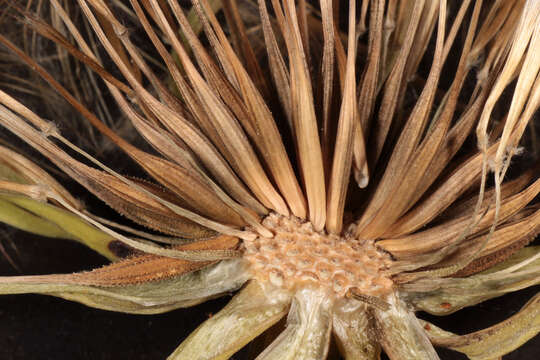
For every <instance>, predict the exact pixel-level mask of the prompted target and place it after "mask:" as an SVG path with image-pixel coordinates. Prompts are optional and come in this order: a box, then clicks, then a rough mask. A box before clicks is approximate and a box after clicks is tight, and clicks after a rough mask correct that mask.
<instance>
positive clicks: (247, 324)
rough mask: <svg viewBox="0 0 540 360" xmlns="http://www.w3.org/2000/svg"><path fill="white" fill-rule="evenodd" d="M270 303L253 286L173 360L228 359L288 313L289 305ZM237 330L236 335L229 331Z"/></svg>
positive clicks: (277, 301)
mask: <svg viewBox="0 0 540 360" xmlns="http://www.w3.org/2000/svg"><path fill="white" fill-rule="evenodd" d="M287 300H288V299H287V298H286V297H285V298H283V299H279V298H278V299H269V298H267V297H266V294H265V293H264V290H263V289H261V287H260V285H259V284H257V283H255V282H254V283H249V284H248V285H247V286H246V287H245V288H244V289H242V290H241V291H240V292H239V293H238V294H237V295H236V296H235V297H234V298H233V299H232V300H231V302H229V304H228V305H227V306H226V307H225V308H224V309H223V310H221V311H220V312H219V313H217V314H215V315H214V316H212V317H211V318H210V319H208V320H207V321H206V322H205V323H204V324H202V325H201V326H199V328H198V329H196V330H195V331H194V332H193V333H192V334H191V335H190V337H189V338H187V339H186V340H185V341H184V342H183V343H182V345H180V346H179V347H178V348H177V349H176V350H175V351H174V353H172V355H171V356H170V357H169V359H171V360H172V359H175V360H180V359H194V358H195V359H196V358H198V357H200V354H205V355H204V356H205V357H206V358H209V359H228V358H229V357H230V356H231V355H232V354H234V353H235V352H236V351H238V350H239V349H241V348H242V347H243V346H244V345H245V344H247V343H248V342H250V341H251V340H252V339H254V338H255V337H256V336H257V335H259V334H261V333H262V332H263V331H264V330H266V329H267V328H269V327H270V326H272V325H273V324H274V323H276V322H277V321H279V320H280V319H281V318H282V317H283V316H285V314H286V313H287V310H288V309H287V302H288V301H287ZM261 310H262V311H261ZM231 326H234V327H235V331H234V334H231V333H230V332H229V331H228V329H229V328H230V327H231Z"/></svg>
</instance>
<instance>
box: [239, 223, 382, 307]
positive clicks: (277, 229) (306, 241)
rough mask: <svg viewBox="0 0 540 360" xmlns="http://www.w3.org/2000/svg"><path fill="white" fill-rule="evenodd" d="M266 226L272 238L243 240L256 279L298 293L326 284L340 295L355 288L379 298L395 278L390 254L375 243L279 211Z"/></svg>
mask: <svg viewBox="0 0 540 360" xmlns="http://www.w3.org/2000/svg"><path fill="white" fill-rule="evenodd" d="M263 225H264V226H265V227H266V228H267V229H269V230H270V231H272V232H273V233H274V237H273V238H267V237H263V236H259V237H257V238H256V239H254V240H249V241H245V242H244V246H245V255H244V256H245V258H246V259H247V260H248V261H249V262H250V265H251V266H250V268H251V271H252V275H253V277H254V278H256V279H258V280H260V281H263V282H270V283H271V284H273V285H274V286H276V287H279V288H284V289H287V290H291V291H294V290H295V289H297V288H299V287H304V286H319V287H322V288H325V289H326V290H328V291H329V292H330V293H333V295H334V296H336V297H343V296H346V295H347V294H348V293H349V290H351V289H354V292H356V293H360V294H364V295H369V296H379V295H383V294H386V293H388V291H390V289H391V288H392V284H393V282H392V280H391V279H390V277H389V274H388V271H387V268H388V265H389V264H390V261H391V260H390V258H389V256H388V255H387V254H385V253H383V252H382V251H380V250H378V249H377V248H376V247H375V245H374V243H373V241H370V240H365V241H362V240H356V239H354V238H352V237H350V236H339V235H332V234H326V233H325V232H317V231H315V229H314V228H313V226H312V225H311V223H310V222H306V221H302V220H300V219H298V218H294V217H290V218H289V217H284V216H281V215H277V214H275V213H274V214H270V215H269V216H267V217H266V218H265V219H264V221H263Z"/></svg>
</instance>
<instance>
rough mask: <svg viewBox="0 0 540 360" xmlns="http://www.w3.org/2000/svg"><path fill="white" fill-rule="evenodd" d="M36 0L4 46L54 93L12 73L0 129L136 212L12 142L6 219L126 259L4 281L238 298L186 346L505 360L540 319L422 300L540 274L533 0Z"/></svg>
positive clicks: (196, 299)
mask: <svg viewBox="0 0 540 360" xmlns="http://www.w3.org/2000/svg"><path fill="white" fill-rule="evenodd" d="M0 2H1V0H0ZM23 3H24V2H22V1H21V2H19V1H16V2H15V3H14V5H13V8H10V9H8V10H5V14H6V15H7V16H8V17H6V18H5V19H9V20H7V21H8V23H9V25H10V26H13V27H14V28H17V27H18V26H22V28H23V31H21V32H20V34H19V35H20V36H17V34H12V33H11V32H9V33H6V34H3V33H2V34H0V45H1V46H2V50H0V51H5V52H6V54H8V53H9V55H8V56H9V59H10V62H18V65H17V66H18V67H22V66H23V65H24V66H27V67H28V68H29V70H25V71H28V72H31V73H32V74H33V75H32V76H35V78H37V77H39V78H41V79H42V80H43V84H40V85H39V86H48V87H50V89H52V91H51V90H49V88H47V91H48V92H50V93H51V94H52V93H53V92H54V94H55V95H54V96H53V95H50V96H49V95H47V94H42V95H40V96H39V99H40V100H43V101H44V102H45V104H46V105H48V106H45V107H44V109H45V110H44V109H43V108H42V107H39V106H38V107H36V106H34V105H32V101H26V100H27V99H24V100H25V101H24V102H23V99H20V96H21V94H22V95H23V96H26V97H30V98H31V97H33V96H36V94H37V91H36V89H38V88H39V87H36V86H30V85H31V84H32V80H30V79H22V78H21V79H17V76H15V79H14V84H13V85H7V86H5V84H4V82H2V83H0V87H1V88H2V89H0V125H1V126H2V127H3V128H5V130H6V131H5V132H4V133H2V134H0V141H1V139H4V138H5V139H9V138H7V136H16V137H18V138H19V139H20V140H22V141H23V142H25V143H26V144H27V145H28V146H29V147H31V148H33V150H35V151H37V152H38V153H39V155H40V156H43V157H44V158H45V159H48V160H49V161H51V162H52V164H53V166H55V167H56V168H54V169H51V173H55V172H57V171H58V170H59V171H60V172H62V173H63V174H64V175H67V176H68V177H69V178H71V179H72V180H74V181H77V182H78V183H80V184H81V185H82V186H83V187H84V189H85V191H86V192H87V193H88V196H90V195H91V196H94V197H96V198H97V199H96V200H100V201H102V202H104V203H106V204H107V205H109V206H110V207H111V208H112V209H113V210H114V211H116V212H117V213H119V214H121V215H123V216H125V217H126V218H128V219H129V220H131V221H132V222H134V223H135V224H133V223H125V222H123V221H119V220H115V219H112V218H109V217H108V216H104V215H102V214H97V213H96V214H93V211H92V208H91V207H90V208H88V209H87V208H85V207H84V206H83V205H82V203H80V202H79V201H78V200H77V199H76V198H75V197H74V196H73V195H72V194H70V192H69V191H68V189H69V188H67V189H66V188H65V187H64V183H63V180H56V179H55V178H53V177H52V176H51V175H49V172H45V171H44V170H43V169H42V167H43V168H45V166H41V165H42V164H41V163H39V162H31V161H29V160H28V159H27V158H26V157H24V156H22V155H21V154H19V153H18V152H16V151H14V150H12V148H11V147H5V146H3V145H1V144H0V192H1V194H0V221H3V222H5V223H7V224H9V225H12V226H14V227H17V228H19V229H23V230H27V231H31V232H34V233H37V234H40V235H44V236H49V237H56V238H67V239H73V240H76V241H79V242H81V243H83V244H85V245H87V246H88V247H90V248H92V249H93V250H95V251H97V252H99V253H101V254H103V255H105V256H107V257H109V258H110V259H111V260H115V262H113V263H112V264H110V265H106V266H104V267H101V268H98V269H95V270H92V271H87V272H80V273H74V274H54V275H36V276H31V275H24V276H16V277H0V293H4V294H21V293H40V294H47V295H52V296H57V297H62V298H65V299H69V300H73V301H78V302H81V303H84V304H86V305H89V306H93V307H96V308H100V309H107V310H113V311H120V312H128V313H137V314H152V313H161V312H166V311H169V310H172V309H176V308H179V307H186V306H192V305H196V304H199V303H201V302H203V301H206V300H208V299H212V298H214V297H217V296H220V295H224V294H226V293H229V292H233V291H236V290H239V292H238V293H237V294H236V295H235V296H234V297H233V299H232V300H231V301H230V303H229V304H228V305H227V306H225V308H224V309H223V310H221V311H220V312H218V313H216V314H215V315H213V316H211V317H210V318H209V319H208V320H206V321H205V322H204V323H203V324H202V325H200V326H199V327H198V328H197V329H196V330H195V331H194V332H193V333H192V334H191V335H189V336H188V337H187V338H186V339H184V340H183V341H182V342H181V343H180V345H179V346H178V347H177V349H176V350H175V351H174V353H173V354H172V355H171V356H170V357H169V359H227V358H230V357H232V356H234V354H235V353H236V352H238V351H239V350H240V349H242V348H243V347H244V346H245V345H247V344H248V343H250V342H251V341H252V340H254V339H255V338H256V337H258V336H259V335H260V334H262V333H264V336H263V337H264V341H261V344H263V343H264V348H263V347H259V348H258V350H254V349H251V350H250V354H251V355H250V356H252V357H256V358H257V359H279V360H282V359H291V360H293V359H325V358H327V357H333V356H334V354H333V352H334V351H338V350H339V351H340V352H341V354H342V355H343V356H344V357H345V358H346V359H366V360H377V359H379V358H380V357H381V354H382V353H383V352H384V353H386V355H387V356H388V357H389V358H390V359H396V360H398V359H399V360H402V359H403V360H409V359H411V360H412V359H438V355H437V352H436V350H435V348H434V345H437V346H439V345H443V346H447V347H449V348H451V349H455V350H457V351H462V352H463V353H465V354H466V355H467V356H469V357H470V358H472V359H487V358H488V357H489V358H491V357H501V356H503V355H505V354H506V353H508V352H510V351H512V350H514V349H515V348H517V347H519V346H520V345H521V344H523V343H524V342H526V341H527V340H528V339H530V338H532V337H533V336H535V335H536V334H537V333H538V332H539V331H540V327H539V326H538V316H537V313H538V306H537V303H538V301H537V300H538V296H535V297H534V298H533V299H532V300H531V301H530V302H529V303H528V304H527V305H526V306H525V307H524V308H523V309H522V311H521V312H519V313H518V314H516V315H514V316H513V317H511V318H509V319H507V320H505V321H503V322H502V323H500V324H497V325H494V326H492V327H490V328H488V329H485V330H480V331H478V332H475V333H472V334H468V335H463V336H458V335H454V334H452V333H449V332H446V331H444V330H443V329H439V328H436V327H435V326H434V325H433V326H431V325H430V324H429V323H425V322H421V321H420V320H419V319H418V318H417V317H416V314H415V312H417V311H427V312H430V313H432V314H435V315H446V314H450V313H453V312H456V311H458V310H460V309H462V308H464V307H467V306H473V305H475V304H478V303H480V302H482V301H484V300H487V299H491V298H494V297H497V296H501V295H503V294H507V293H510V292H513V291H516V290H519V289H523V288H526V287H529V286H534V285H537V284H538V283H539V281H540V276H539V274H540V268H539V266H540V265H539V261H540V252H539V249H538V247H537V246H536V245H534V244H533V245H532V246H531V245H529V243H530V242H531V241H533V239H534V238H535V237H536V236H537V234H538V233H539V232H540V210H539V208H540V206H539V204H538V193H539V192H540V179H539V178H538V161H537V160H535V158H536V159H537V156H538V154H536V153H534V151H535V150H534V149H535V148H534V141H535V139H534V135H531V134H529V133H528V131H527V129H531V128H534V126H533V121H534V120H533V119H535V115H536V114H537V110H538V108H539V106H540V65H539V64H540V63H539V62H538V61H535V60H536V57H537V53H538V51H540V20H539V19H540V4H539V3H538V1H536V0H515V1H491V2H488V1H463V2H458V1H456V0H437V1H423V0H422V1H414V0H404V1H396V0H388V1H385V0H371V1H368V0H366V1H362V2H356V1H349V2H348V3H339V2H334V1H331V0H320V2H319V3H318V4H312V3H310V2H307V1H305V0H301V1H298V2H295V1H293V0H272V1H270V2H266V1H263V0H260V1H257V2H256V4H255V3H253V2H252V3H248V2H244V1H239V0H226V1H224V2H223V3H221V2H219V1H213V0H193V1H192V6H191V8H190V9H188V6H186V4H184V3H181V2H179V1H177V0H130V1H129V2H126V3H124V2H119V1H112V2H108V1H103V0H78V1H77V2H74V3H73V4H71V3H68V2H65V1H60V0H51V2H50V4H47V5H48V6H46V7H44V5H43V4H42V2H28V3H25V4H23ZM128 3H129V5H128ZM44 9H46V11H45V10H44ZM254 11H258V15H255V14H254V13H253V12H254ZM2 14H4V13H2ZM75 14H78V16H74V15H75ZM368 17H369V18H368ZM5 19H4V20H2V19H0V29H3V26H4V23H3V22H2V21H4V22H5V21H6V20H5ZM17 19H19V20H21V24H22V25H21V24H19V23H17V21H16V20H17ZM223 19H224V21H223ZM257 36H258V37H259V38H258V39H257ZM38 42H39V46H38ZM43 44H46V46H43ZM38 49H42V50H41V52H39V51H38ZM41 53H43V55H42V54H41ZM46 55H50V57H48V58H46V59H47V60H43V59H44V56H46ZM53 65H54V66H53ZM80 70H84V73H85V74H88V75H87V76H86V75H85V80H84V81H81V82H80V83H79V82H78V81H77V79H76V78H75V74H78V73H80ZM0 73H2V74H3V73H6V71H5V70H3V69H2V67H1V64H0ZM13 77H14V76H11V77H8V79H13ZM32 79H34V78H32ZM86 79H87V80H86ZM93 93H95V94H94V95H95V98H96V101H95V104H94V101H88V99H87V97H88V95H92V94H93ZM91 97H92V98H93V97H94V96H91ZM109 102H110V104H109ZM53 103H54V106H55V107H58V108H59V109H60V108H62V109H63V108H64V106H65V107H66V109H68V107H69V111H67V110H65V113H76V114H77V116H76V119H73V118H72V117H71V116H62V115H58V114H56V115H55V114H54V113H53V114H52V116H51V114H49V113H48V112H47V110H46V109H47V108H48V107H51V105H50V104H53ZM60 104H61V105H60ZM96 104H97V105H96ZM60 113H62V112H60ZM114 118H118V119H120V120H118V121H122V122H123V124H124V127H125V129H128V130H127V131H126V132H122V131H120V130H119V128H118V127H116V126H115V120H114ZM49 119H51V120H49ZM65 123H70V124H72V125H73V123H76V124H77V126H80V127H82V128H85V129H87V131H89V132H90V133H91V134H93V135H92V136H93V137H94V138H93V139H92V142H94V143H95V142H96V141H97V142H99V141H102V140H101V139H103V141H106V142H107V143H108V144H109V145H108V146H109V147H111V148H113V149H114V150H113V151H114V153H115V155H117V156H125V159H129V161H130V162H129V163H128V162H126V163H125V164H126V166H125V167H124V166H118V164H116V163H115V162H114V161H113V160H112V159H108V158H107V157H108V155H103V153H101V152H100V151H96V150H95V149H92V148H88V147H86V146H82V145H81V144H80V143H79V142H78V141H77V140H76V139H77V137H84V135H81V134H79V133H74V134H71V133H69V131H67V129H68V128H66V127H65V126H64V124H65ZM88 129H91V130H88ZM475 131H476V134H475ZM4 134H7V135H5V136H4ZM143 141H144V142H146V144H143ZM8 142H9V140H8ZM2 144H3V143H2ZM531 149H532V150H531ZM117 150H120V151H117ZM521 153H524V156H522V157H518V156H515V155H517V154H521ZM105 154H107V152H105ZM38 161H39V160H38ZM38 164H39V166H38ZM128 164H129V165H128ZM513 164H515V166H513ZM48 170H49V169H48ZM490 172H493V180H492V179H491V174H490ZM111 244H122V246H123V247H124V248H127V249H129V250H130V251H131V255H130V256H129V257H127V258H123V259H118V258H117V257H116V256H115V255H116V254H115V253H114V251H113V250H111V249H112V247H111ZM287 314H288V316H286V315H287ZM285 317H286V320H285ZM280 320H283V324H284V326H285V327H284V328H283V327H281V325H280V324H281V323H279V322H280ZM269 329H271V330H269ZM267 330H269V331H267ZM332 335H333V336H335V339H336V343H337V348H338V349H333V350H332V349H331V347H330V343H331V337H332ZM488 349H489V351H488Z"/></svg>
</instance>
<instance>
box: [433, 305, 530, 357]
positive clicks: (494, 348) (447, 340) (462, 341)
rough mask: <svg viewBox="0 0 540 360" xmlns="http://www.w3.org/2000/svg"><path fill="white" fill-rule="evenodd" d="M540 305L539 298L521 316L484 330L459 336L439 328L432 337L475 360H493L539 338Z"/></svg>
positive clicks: (437, 342) (520, 312)
mask: <svg viewBox="0 0 540 360" xmlns="http://www.w3.org/2000/svg"><path fill="white" fill-rule="evenodd" d="M539 301H540V295H536V296H535V297H533V298H532V299H531V300H529V302H527V303H526V304H525V305H524V306H523V308H522V309H521V310H520V311H519V312H518V313H517V314H515V315H513V316H512V317H510V318H509V319H507V320H505V321H503V322H501V323H499V324H497V325H494V326H491V327H489V328H487V329H484V330H480V331H477V332H474V333H471V334H467V335H462V336H459V335H454V334H449V333H447V332H443V331H441V330H440V329H436V328H435V329H434V331H433V334H432V333H431V332H428V336H429V337H430V339H431V341H432V342H433V343H435V344H437V345H439V346H444V347H448V348H451V349H452V350H456V351H459V352H461V353H464V354H465V355H467V357H468V358H469V359H471V360H489V359H493V358H495V357H498V356H502V355H505V354H507V353H508V352H510V351H512V350H514V349H516V348H518V347H519V346H521V345H523V344H524V343H525V342H527V341H528V340H529V339H530V338H531V337H533V336H534V335H536V333H537V332H538V328H539V327H540V325H539V322H540V314H539V312H540V309H539V305H538V302H539ZM430 327H431V325H430Z"/></svg>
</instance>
